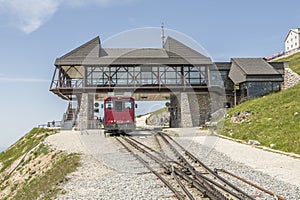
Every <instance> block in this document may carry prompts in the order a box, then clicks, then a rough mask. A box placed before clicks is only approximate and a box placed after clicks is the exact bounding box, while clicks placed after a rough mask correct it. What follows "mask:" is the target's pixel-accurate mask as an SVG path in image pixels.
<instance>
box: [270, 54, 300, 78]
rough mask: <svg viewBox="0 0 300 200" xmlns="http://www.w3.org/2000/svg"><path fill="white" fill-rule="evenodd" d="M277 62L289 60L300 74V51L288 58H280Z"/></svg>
mask: <svg viewBox="0 0 300 200" xmlns="http://www.w3.org/2000/svg"><path fill="white" fill-rule="evenodd" d="M275 62H289V67H290V68H291V69H292V70H293V71H294V72H296V73H297V74H299V75H300V52H299V53H295V54H293V55H291V56H288V57H286V58H280V59H278V60H276V61H275Z"/></svg>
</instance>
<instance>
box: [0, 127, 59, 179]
mask: <svg viewBox="0 0 300 200" xmlns="http://www.w3.org/2000/svg"><path fill="white" fill-rule="evenodd" d="M53 133H55V132H53V131H50V130H48V129H41V128H34V129H32V130H31V131H30V132H29V133H27V134H26V135H25V136H23V137H22V138H21V139H20V140H18V141H17V142H16V143H15V144H14V145H12V146H11V147H10V148H8V149H7V150H6V151H4V152H2V153H0V162H1V163H2V164H3V166H2V168H1V169H0V173H1V172H3V171H4V170H5V169H6V168H7V167H9V166H10V165H11V164H12V163H13V162H14V161H15V160H17V159H18V158H20V157H21V156H23V155H24V154H25V153H26V152H28V151H29V150H30V149H32V148H33V147H35V146H36V145H37V144H39V143H40V142H42V141H43V140H44V139H45V138H46V137H48V136H49V135H50V134H53Z"/></svg>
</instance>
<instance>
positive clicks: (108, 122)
mask: <svg viewBox="0 0 300 200" xmlns="http://www.w3.org/2000/svg"><path fill="white" fill-rule="evenodd" d="M134 112H135V102H134V99H133V98H132V97H119V96H112V97H107V98H106V99H104V121H103V124H104V129H105V131H107V132H121V131H123V132H129V131H131V130H134V129H135V115H134Z"/></svg>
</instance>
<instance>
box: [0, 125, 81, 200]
mask: <svg viewBox="0 0 300 200" xmlns="http://www.w3.org/2000/svg"><path fill="white" fill-rule="evenodd" d="M54 133H56V131H53V130H48V129H40V128H34V129H32V130H31V131H30V132H29V133H27V134H26V135H25V136H24V137H22V138H21V139H20V140H18V141H17V142H16V143H15V144H14V145H12V146H11V147H10V148H8V149H7V150H6V151H4V152H2V153H1V154H0V162H1V163H2V168H1V169H0V177H1V180H0V181H1V184H2V183H3V185H2V186H1V188H0V190H2V189H5V188H6V187H9V186H10V191H11V192H12V194H15V195H14V196H12V194H11V195H9V196H7V197H5V198H4V199H25V200H26V199H28V200H29V199H53V198H55V197H56V196H57V194H58V193H59V192H60V189H59V187H58V185H59V183H61V182H63V181H64V180H65V176H66V175H67V174H69V173H71V172H73V171H75V170H76V169H77V167H78V166H80V156H79V155H77V154H65V153H62V152H59V153H55V154H53V155H52V156H51V160H50V161H49V162H51V164H49V165H51V168H50V169H49V170H48V171H46V172H44V173H42V174H40V175H34V174H35V171H32V174H30V176H29V177H27V178H26V179H24V180H25V183H23V184H22V185H21V187H20V185H18V184H17V183H13V181H12V180H11V179H10V176H9V175H8V174H7V171H5V169H7V168H8V167H10V166H11V165H12V164H13V162H14V161H16V160H17V159H19V158H21V157H22V158H23V156H24V155H25V154H26V153H27V152H28V151H30V150H32V149H33V147H36V148H35V149H33V151H32V152H31V153H30V154H28V155H27V156H26V159H24V160H21V162H20V165H19V166H18V167H17V168H16V170H17V171H23V170H24V169H26V170H27V172H31V169H30V168H28V169H27V168H26V166H27V164H29V163H30V162H31V161H33V160H34V159H38V157H40V156H42V155H47V154H49V153H51V150H50V149H49V147H48V146H47V145H45V144H43V143H42V141H44V139H45V138H46V137H48V136H49V135H51V134H54ZM16 190H17V191H16Z"/></svg>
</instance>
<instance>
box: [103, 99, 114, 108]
mask: <svg viewBox="0 0 300 200" xmlns="http://www.w3.org/2000/svg"><path fill="white" fill-rule="evenodd" d="M113 107H114V104H113V102H112V101H106V103H105V108H106V109H112V108H113Z"/></svg>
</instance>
